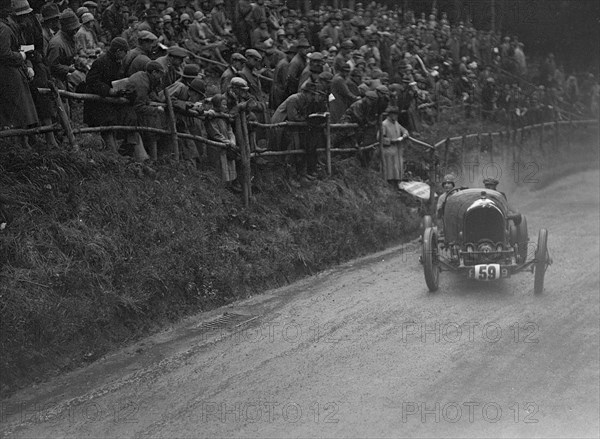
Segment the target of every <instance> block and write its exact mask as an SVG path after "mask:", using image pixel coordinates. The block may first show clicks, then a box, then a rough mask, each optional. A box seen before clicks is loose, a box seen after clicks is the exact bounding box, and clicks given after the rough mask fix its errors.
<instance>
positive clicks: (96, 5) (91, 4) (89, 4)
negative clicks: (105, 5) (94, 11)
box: [81, 0, 98, 8]
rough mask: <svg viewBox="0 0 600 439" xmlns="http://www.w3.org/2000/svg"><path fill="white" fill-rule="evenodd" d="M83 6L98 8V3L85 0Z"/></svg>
mask: <svg viewBox="0 0 600 439" xmlns="http://www.w3.org/2000/svg"><path fill="white" fill-rule="evenodd" d="M81 6H85V7H86V8H97V7H98V3H96V2H93V1H91V0H87V1H86V2H83V5H81Z"/></svg>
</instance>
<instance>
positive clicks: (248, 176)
mask: <svg viewBox="0 0 600 439" xmlns="http://www.w3.org/2000/svg"><path fill="white" fill-rule="evenodd" d="M240 125H241V128H242V129H241V131H242V138H243V139H244V141H243V142H242V144H241V145H240V146H241V148H240V150H241V156H242V171H243V181H244V184H243V185H242V189H243V191H244V207H248V206H249V205H250V197H251V196H252V170H251V169H250V136H249V135H248V122H247V119H246V112H245V111H241V112H240Z"/></svg>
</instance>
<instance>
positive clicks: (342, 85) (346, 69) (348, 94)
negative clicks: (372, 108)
mask: <svg viewBox="0 0 600 439" xmlns="http://www.w3.org/2000/svg"><path fill="white" fill-rule="evenodd" d="M351 69H352V68H351V67H350V64H348V63H345V64H343V65H342V66H341V67H340V70H339V72H338V73H336V74H335V76H334V77H333V80H332V82H331V93H332V94H333V96H334V98H335V99H334V100H333V101H332V102H331V106H330V108H331V120H332V122H334V123H337V122H339V121H340V119H341V118H342V116H343V115H344V113H345V112H346V110H347V109H348V107H350V105H352V104H353V103H354V101H356V100H357V99H359V96H358V89H357V90H356V93H353V92H352V91H351V90H350V88H349V87H348V78H349V75H350V70H351Z"/></svg>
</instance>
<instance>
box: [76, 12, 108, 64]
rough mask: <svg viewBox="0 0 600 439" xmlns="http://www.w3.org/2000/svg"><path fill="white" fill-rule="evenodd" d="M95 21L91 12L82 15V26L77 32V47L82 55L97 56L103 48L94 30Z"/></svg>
mask: <svg viewBox="0 0 600 439" xmlns="http://www.w3.org/2000/svg"><path fill="white" fill-rule="evenodd" d="M94 21H95V18H94V16H93V15H92V14H91V13H89V12H86V13H84V14H82V15H81V24H82V26H81V27H80V28H79V30H78V31H77V33H76V34H75V48H76V49H77V53H79V54H80V55H83V56H95V55H97V54H98V53H100V51H101V50H102V49H101V48H100V44H98V38H97V37H96V34H95V32H94V30H93V28H94Z"/></svg>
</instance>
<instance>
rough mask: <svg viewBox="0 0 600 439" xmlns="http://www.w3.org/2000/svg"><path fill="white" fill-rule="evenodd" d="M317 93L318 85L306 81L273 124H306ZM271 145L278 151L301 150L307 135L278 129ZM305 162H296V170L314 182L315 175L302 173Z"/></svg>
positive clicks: (281, 108) (276, 116)
mask: <svg viewBox="0 0 600 439" xmlns="http://www.w3.org/2000/svg"><path fill="white" fill-rule="evenodd" d="M316 91H317V87H316V84H314V83H312V82H310V81H306V82H305V83H304V84H302V86H301V87H300V91H299V92H298V93H294V94H292V95H291V96H289V97H288V98H287V99H286V100H285V101H283V102H282V103H281V105H280V106H279V107H277V110H276V111H275V113H274V114H273V117H272V118H271V123H273V124H275V123H280V122H285V121H290V122H305V121H306V120H307V118H308V111H309V105H310V103H311V102H312V101H313V100H314V98H315V94H316ZM273 131H274V132H273V136H272V139H271V145H274V146H275V147H276V148H277V149H280V150H285V149H292V150H293V149H301V148H303V146H305V145H306V141H305V140H306V133H301V132H298V131H291V130H283V129H277V130H273ZM302 166H303V161H297V162H296V170H297V171H298V174H299V175H303V174H304V177H306V178H307V179H308V180H314V179H315V178H316V177H315V176H314V175H312V173H311V175H308V174H306V173H304V172H303V171H302Z"/></svg>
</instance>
